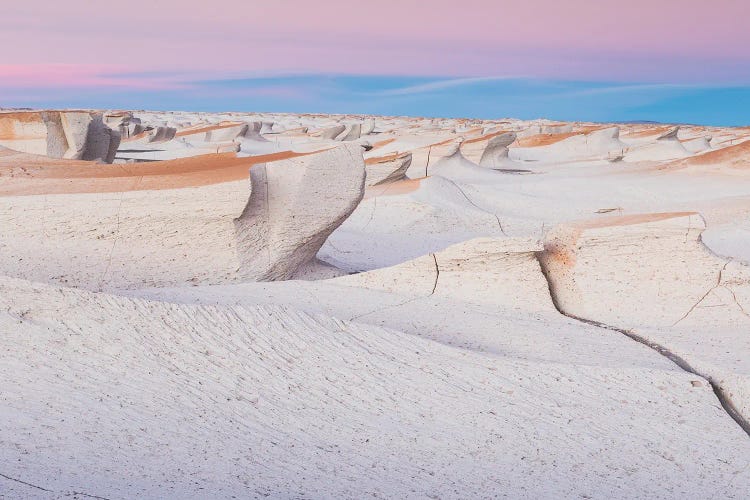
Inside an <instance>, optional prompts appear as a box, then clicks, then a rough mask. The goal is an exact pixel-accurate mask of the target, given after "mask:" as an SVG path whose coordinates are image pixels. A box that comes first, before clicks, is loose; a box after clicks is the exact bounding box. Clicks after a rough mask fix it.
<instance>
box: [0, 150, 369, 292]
mask: <svg viewBox="0 0 750 500" xmlns="http://www.w3.org/2000/svg"><path fill="white" fill-rule="evenodd" d="M195 163H198V162H195ZM231 163H235V164H236V166H234V165H233V166H230V167H229V168H228V169H224V170H221V169H209V170H199V171H197V172H196V175H198V176H200V177H203V178H206V179H209V180H210V181H211V183H210V184H204V185H198V186H196V187H182V186H180V185H179V184H178V185H177V187H176V188H175V187H170V188H166V187H165V186H162V187H161V189H159V190H153V189H145V190H141V189H135V187H134V186H132V185H131V186H128V187H129V188H132V189H125V190H121V191H115V192H109V193H106V192H105V193H98V192H90V193H84V194H78V193H76V194H55V195H49V194H45V195H27V196H5V197H0V225H1V226H2V228H3V230H2V235H1V236H0V255H2V258H1V259H0V262H1V263H0V266H2V268H1V269H0V274H4V275H7V276H16V277H21V278H25V279H30V280H34V281H42V282H54V283H63V284H68V285H74V286H78V287H82V288H88V289H112V288H132V287H139V286H149V285H152V286H153V285H159V286H162V285H171V286H174V285H176V284H180V283H182V284H189V283H223V282H231V281H236V280H240V279H258V280H260V279H263V280H268V279H283V278H288V277H289V276H290V275H291V274H293V273H294V272H295V271H296V270H297V269H298V268H299V267H300V266H301V265H303V264H305V263H307V262H308V261H309V260H311V259H313V258H314V257H315V254H316V253H317V251H318V249H319V248H320V246H321V245H322V244H323V242H324V241H325V239H326V238H327V237H328V235H329V234H330V233H331V232H332V231H333V230H334V229H335V228H336V227H337V226H338V225H339V224H341V222H342V221H343V220H344V219H345V218H346V217H347V216H348V215H349V213H351V211H352V210H353V209H354V208H355V207H356V205H357V204H358V203H359V200H360V199H361V198H362V196H363V193H364V179H365V171H364V162H363V160H362V153H361V148H359V146H354V145H352V146H342V147H339V148H336V149H331V150H328V151H324V152H322V153H318V154H313V155H308V156H302V157H298V158H290V159H287V160H281V161H277V162H273V163H266V164H255V163H254V162H252V161H248V160H247V159H240V158H237V159H234V160H233V161H232V162H231ZM147 165H151V164H147ZM219 165H222V164H221V163H220V164H219ZM156 166H160V165H159V164H156ZM197 166H200V164H199V163H198V165H197ZM152 168H153V167H152ZM235 171H237V172H235ZM240 171H244V175H243V177H244V178H243V177H239V173H240ZM248 171H249V173H248ZM235 174H237V175H238V180H237V179H235V178H233V177H232V176H234V175H235ZM222 175H224V176H225V178H224V179H221V176H222ZM172 176H174V177H177V178H178V179H182V180H184V179H183V177H182V176H181V175H180V174H172ZM248 176H249V177H250V179H248ZM158 177H159V176H157V178H158ZM161 178H162V179H166V181H167V182H168V181H169V180H170V175H169V174H167V175H162V176H161ZM131 179H132V182H134V183H139V182H144V181H143V179H146V177H143V176H141V177H135V176H134V177H132V178H131ZM106 180H109V179H106ZM95 181H99V179H95ZM249 181H250V182H249ZM57 182H59V180H58V181H57ZM118 182H119V181H118ZM162 182H165V181H162ZM332 184H334V185H336V186H337V189H336V190H333V191H331V190H329V189H327V188H328V187H329V186H330V185H332ZM251 185H252V188H251ZM23 212H25V213H36V214H38V216H37V217H35V218H34V219H30V220H29V221H27V222H26V223H24V224H19V221H18V219H16V217H15V214H17V213H23ZM30 254H33V255H34V258H33V259H32V258H29V257H28V255H30Z"/></svg>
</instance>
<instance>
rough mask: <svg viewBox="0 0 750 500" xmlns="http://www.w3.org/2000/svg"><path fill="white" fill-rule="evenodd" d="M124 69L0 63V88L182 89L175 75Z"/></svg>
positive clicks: (107, 66)
mask: <svg viewBox="0 0 750 500" xmlns="http://www.w3.org/2000/svg"><path fill="white" fill-rule="evenodd" d="M127 71H128V68H125V67H119V66H112V65H95V64H91V65H89V64H0V75H2V78H0V88H23V89H39V88H65V87H70V88H131V89H138V90H167V89H179V88H186V85H185V84H184V83H181V82H180V81H178V80H177V79H176V78H175V77H168V76H150V77H148V78H144V77H139V76H129V75H128V74H127V73H126V72H127Z"/></svg>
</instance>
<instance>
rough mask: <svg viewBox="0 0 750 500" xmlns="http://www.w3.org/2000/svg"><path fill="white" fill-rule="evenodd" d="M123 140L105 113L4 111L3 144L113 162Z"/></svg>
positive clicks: (52, 155)
mask: <svg viewBox="0 0 750 500" xmlns="http://www.w3.org/2000/svg"><path fill="white" fill-rule="evenodd" d="M119 144H120V134H119V132H117V131H115V130H113V129H111V128H110V127H108V126H107V125H106V124H105V123H104V121H103V119H102V114H101V113H90V112H87V111H29V112H11V113H0V145H2V146H5V147H7V148H9V149H14V150H16V151H20V152H23V153H32V154H37V155H43V156H48V157H50V158H65V159H70V160H90V161H102V162H105V163H112V161H113V160H114V156H115V152H116V151H117V148H118V146H119Z"/></svg>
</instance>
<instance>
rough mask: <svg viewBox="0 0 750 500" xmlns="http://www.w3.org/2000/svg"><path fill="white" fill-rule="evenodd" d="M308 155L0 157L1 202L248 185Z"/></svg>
mask: <svg viewBox="0 0 750 500" xmlns="http://www.w3.org/2000/svg"><path fill="white" fill-rule="evenodd" d="M316 152H317V151H315V152H311V153H295V152H292V151H282V152H279V153H272V154H266V155H258V156H251V157H245V158H238V157H237V154H236V153H220V154H208V155H200V156H193V157H189V158H180V159H176V160H166V161H159V162H148V163H131V164H125V165H123V164H115V165H102V164H98V163H94V162H86V161H72V160H52V159H50V158H46V157H43V156H35V155H26V154H23V153H15V152H10V153H9V152H8V150H5V151H0V179H1V182H0V196H20V195H39V194H73V193H118V192H124V191H144V190H160V189H178V188H186V187H199V186H207V185H211V184H220V183H222V182H232V181H238V180H243V179H248V178H249V174H248V171H249V169H250V167H252V166H253V165H256V164H259V163H267V162H272V161H279V160H284V159H287V158H295V157H298V156H305V155H309V154H314V153H316Z"/></svg>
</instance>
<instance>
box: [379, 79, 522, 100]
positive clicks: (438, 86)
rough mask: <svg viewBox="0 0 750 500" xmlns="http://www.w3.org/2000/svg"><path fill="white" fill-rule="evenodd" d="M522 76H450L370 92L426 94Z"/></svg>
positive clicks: (393, 94)
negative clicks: (446, 78) (448, 78)
mask: <svg viewBox="0 0 750 500" xmlns="http://www.w3.org/2000/svg"><path fill="white" fill-rule="evenodd" d="M523 78H524V77H522V76H482V77H474V78H452V79H450V80H437V81H434V82H429V83H422V84H419V85H410V86H407V87H401V88H397V89H388V90H381V91H376V92H370V93H369V94H370V95H373V96H383V97H385V96H401V95H416V94H426V93H429V92H436V91H441V90H447V89H452V88H457V87H465V86H468V85H476V84H480V83H489V82H498V81H509V80H521V79H523Z"/></svg>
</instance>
